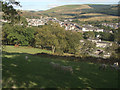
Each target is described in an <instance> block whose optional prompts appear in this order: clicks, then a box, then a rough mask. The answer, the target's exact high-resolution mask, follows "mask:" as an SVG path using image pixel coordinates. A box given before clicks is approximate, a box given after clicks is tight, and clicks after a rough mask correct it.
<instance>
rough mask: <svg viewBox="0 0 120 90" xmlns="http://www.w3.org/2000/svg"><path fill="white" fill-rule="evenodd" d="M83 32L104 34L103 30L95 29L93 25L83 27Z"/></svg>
mask: <svg viewBox="0 0 120 90" xmlns="http://www.w3.org/2000/svg"><path fill="white" fill-rule="evenodd" d="M82 31H83V32H89V31H92V32H93V31H94V32H104V30H103V29H99V28H98V27H94V26H91V25H85V26H83V27H82Z"/></svg>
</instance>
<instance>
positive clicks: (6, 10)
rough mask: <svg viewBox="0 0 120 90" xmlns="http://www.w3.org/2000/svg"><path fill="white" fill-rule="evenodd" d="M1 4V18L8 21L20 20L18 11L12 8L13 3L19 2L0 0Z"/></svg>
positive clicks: (18, 3)
mask: <svg viewBox="0 0 120 90" xmlns="http://www.w3.org/2000/svg"><path fill="white" fill-rule="evenodd" d="M0 3H1V4H2V12H3V15H2V16H3V19H4V20H8V21H10V23H16V22H18V21H19V20H20V15H19V14H20V13H21V12H20V11H17V10H16V9H14V7H13V5H17V6H21V5H20V2H16V1H15V0H10V1H8V2H7V1H0Z"/></svg>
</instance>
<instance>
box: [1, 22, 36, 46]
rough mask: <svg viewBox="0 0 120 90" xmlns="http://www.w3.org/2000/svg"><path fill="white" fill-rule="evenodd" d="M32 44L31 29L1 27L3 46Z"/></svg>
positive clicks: (8, 25) (32, 33)
mask: <svg viewBox="0 0 120 90" xmlns="http://www.w3.org/2000/svg"><path fill="white" fill-rule="evenodd" d="M33 42H34V30H33V29H32V28H28V27H26V28H25V27H23V26H19V25H15V26H12V25H10V24H4V25H3V44H16V43H19V44H21V45H32V44H33Z"/></svg>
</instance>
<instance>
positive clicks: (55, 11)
mask: <svg viewBox="0 0 120 90" xmlns="http://www.w3.org/2000/svg"><path fill="white" fill-rule="evenodd" d="M89 14H90V15H89ZM24 15H25V16H32V17H40V16H41V15H42V16H49V17H56V18H57V19H59V20H65V19H73V20H76V19H78V20H80V21H91V20H94V18H95V20H96V19H98V20H112V19H117V18H118V16H119V15H118V5H116V4H111V5H104V4H81V5H63V6H58V7H55V8H52V9H49V10H45V11H37V12H33V11H32V12H31V11H29V12H24ZM106 17H108V18H106Z"/></svg>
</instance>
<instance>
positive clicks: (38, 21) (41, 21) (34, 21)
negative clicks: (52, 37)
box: [26, 18, 47, 26]
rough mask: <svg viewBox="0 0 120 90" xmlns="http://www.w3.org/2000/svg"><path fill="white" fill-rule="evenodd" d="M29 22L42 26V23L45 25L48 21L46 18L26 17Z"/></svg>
mask: <svg viewBox="0 0 120 90" xmlns="http://www.w3.org/2000/svg"><path fill="white" fill-rule="evenodd" d="M26 20H27V22H28V26H40V25H45V23H47V21H45V20H44V19H28V18H26Z"/></svg>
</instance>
